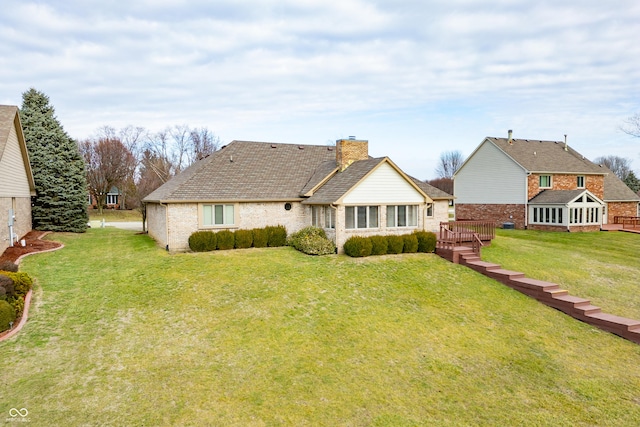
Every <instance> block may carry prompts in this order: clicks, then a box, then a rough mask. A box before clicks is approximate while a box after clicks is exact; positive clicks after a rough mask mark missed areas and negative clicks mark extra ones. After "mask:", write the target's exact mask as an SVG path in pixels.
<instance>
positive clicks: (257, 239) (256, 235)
mask: <svg viewBox="0 0 640 427" xmlns="http://www.w3.org/2000/svg"><path fill="white" fill-rule="evenodd" d="M251 234H252V235H253V247H254V248H266V247H267V242H268V241H269V233H268V232H267V230H266V229H265V228H254V229H253V230H251Z"/></svg>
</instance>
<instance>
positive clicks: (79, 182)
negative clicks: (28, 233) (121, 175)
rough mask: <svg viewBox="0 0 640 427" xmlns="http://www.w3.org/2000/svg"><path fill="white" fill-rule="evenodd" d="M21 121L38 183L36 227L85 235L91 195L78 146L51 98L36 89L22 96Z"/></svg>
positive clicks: (33, 203) (34, 214) (35, 200)
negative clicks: (63, 125)
mask: <svg viewBox="0 0 640 427" xmlns="http://www.w3.org/2000/svg"><path fill="white" fill-rule="evenodd" d="M20 119H21V121H22V127H23V130H24V136H25V141H26V143H27V149H28V151H29V160H31V169H32V170H33V179H34V181H35V184H36V196H35V197H34V198H33V200H32V205H33V208H32V217H33V228H34V229H36V230H50V231H71V232H84V231H85V230H86V229H87V221H88V216H87V204H88V203H87V200H88V193H87V182H86V178H85V168H84V160H83V159H82V156H81V155H80V151H79V149H78V144H76V142H75V141H74V140H73V139H71V138H70V137H69V136H68V135H67V133H66V132H65V131H64V129H63V128H62V125H61V124H60V122H59V121H58V119H57V118H56V117H55V115H54V109H53V107H52V106H51V105H50V104H49V97H48V96H46V95H45V94H44V93H42V92H39V91H37V90H35V89H33V88H31V89H29V90H28V91H26V92H25V93H23V94H22V109H21V110H20Z"/></svg>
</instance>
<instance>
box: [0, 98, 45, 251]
mask: <svg viewBox="0 0 640 427" xmlns="http://www.w3.org/2000/svg"><path fill="white" fill-rule="evenodd" d="M35 194H36V191H35V184H34V182H33V175H32V174H31V165H30V163H29V153H28V152H27V146H26V144H25V141H24V135H23V133H22V125H21V123H20V115H19V114H18V107H16V106H13V105H0V253H2V252H4V250H5V249H6V248H7V247H9V246H11V245H12V244H15V243H16V242H18V241H19V239H20V237H22V236H24V235H25V234H27V233H28V232H29V231H30V230H31V196H35Z"/></svg>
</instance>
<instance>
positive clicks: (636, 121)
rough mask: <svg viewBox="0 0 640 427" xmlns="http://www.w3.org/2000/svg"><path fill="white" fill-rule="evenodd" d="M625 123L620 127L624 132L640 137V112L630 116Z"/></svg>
mask: <svg viewBox="0 0 640 427" xmlns="http://www.w3.org/2000/svg"><path fill="white" fill-rule="evenodd" d="M624 123H625V124H624V125H622V126H621V127H620V129H622V131H623V132H624V133H626V134H628V135H631V136H635V137H636V138H640V113H636V114H634V115H633V116H631V117H629V118H628V119H627V120H625V121H624Z"/></svg>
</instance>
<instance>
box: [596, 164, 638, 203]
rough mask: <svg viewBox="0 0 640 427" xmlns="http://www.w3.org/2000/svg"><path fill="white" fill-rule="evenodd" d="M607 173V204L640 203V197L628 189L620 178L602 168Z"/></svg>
mask: <svg viewBox="0 0 640 427" xmlns="http://www.w3.org/2000/svg"><path fill="white" fill-rule="evenodd" d="M602 168H603V169H604V170H605V171H606V172H607V175H605V177H604V200H605V202H640V197H638V195H637V194H636V193H634V192H633V190H632V189H630V188H629V187H627V184H625V183H624V182H623V181H622V180H621V179H620V178H618V177H617V176H616V174H615V173H613V172H612V171H611V170H609V168H607V167H606V166H602Z"/></svg>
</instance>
